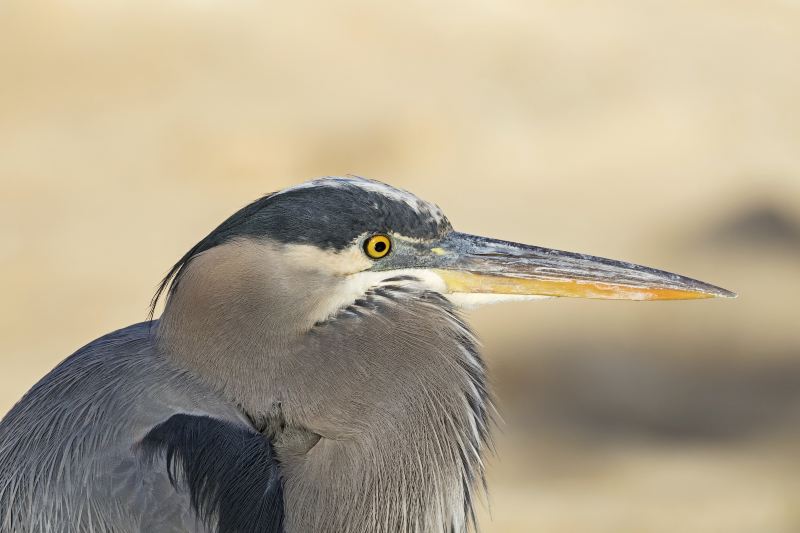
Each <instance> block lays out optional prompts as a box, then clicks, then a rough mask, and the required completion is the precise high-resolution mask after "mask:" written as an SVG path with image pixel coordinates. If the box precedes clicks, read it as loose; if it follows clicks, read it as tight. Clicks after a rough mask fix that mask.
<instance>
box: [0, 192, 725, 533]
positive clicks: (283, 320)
mask: <svg viewBox="0 0 800 533" xmlns="http://www.w3.org/2000/svg"><path fill="white" fill-rule="evenodd" d="M160 296H166V306H165V309H164V312H163V314H162V316H161V318H160V320H153V321H149V322H144V323H141V324H136V325H133V326H130V327H127V328H125V329H121V330H119V331H116V332H114V333H110V334H108V335H106V336H104V337H102V338H100V339H98V340H96V341H94V342H92V343H90V344H88V345H87V346H85V347H83V348H81V349H80V350H78V351H77V352H76V353H75V354H73V355H71V356H70V357H68V358H67V359H66V360H64V361H63V362H62V363H61V364H59V365H58V366H57V367H56V368H55V369H54V370H53V371H51V372H50V373H49V374H48V375H47V376H45V377H44V378H43V379H42V380H41V381H39V382H38V383H37V384H36V385H35V386H34V387H33V388H32V389H31V390H30V391H29V392H28V393H27V394H26V395H25V396H24V397H23V398H22V400H21V401H20V402H19V403H17V404H16V406H14V408H13V409H12V410H11V411H10V412H9V413H8V414H7V415H6V417H5V418H4V419H3V421H2V423H0V531H3V532H40V531H59V532H62V531H63V532H84V531H86V532H120V533H127V532H134V531H137V532H179V531H180V532H183V531H192V532H212V531H216V532H225V533H228V532H262V531H286V532H337V533H341V532H359V533H360V532H365V533H366V532H420V533H422V532H424V533H430V532H433V533H437V532H442V533H447V532H461V531H465V530H467V529H469V528H470V524H471V523H474V517H473V513H472V506H473V501H474V491H475V490H477V489H475V488H474V487H475V485H476V484H477V485H480V482H481V481H482V478H483V472H484V468H483V462H482V459H481V458H482V455H483V453H484V450H485V449H486V447H487V442H488V439H489V433H490V429H491V426H492V414H493V407H492V402H491V397H490V393H489V391H488V390H487V385H486V380H485V367H484V363H483V361H482V360H481V357H480V355H479V353H478V350H477V346H476V342H475V339H474V337H473V334H472V332H471V331H470V329H469V327H468V326H467V325H466V324H465V322H464V321H463V320H462V318H461V315H460V314H459V311H458V310H457V309H458V307H459V306H461V305H464V304H468V305H474V304H480V303H484V302H488V301H492V300H509V299H521V298H536V297H548V296H579V297H588V298H611V299H633V300H659V299H683V298H707V297H714V296H733V294H732V293H730V292H728V291H726V290H724V289H720V288H718V287H714V286H712V285H708V284H706V283H702V282H699V281H696V280H692V279H689V278H685V277H682V276H678V275H676V274H670V273H667V272H663V271H660V270H653V269H650V268H646V267H643V266H637V265H633V264H629V263H623V262H619V261H612V260H609V259H602V258H597V257H591V256H587V255H581V254H575V253H569V252H561V251H557V250H550V249H546V248H539V247H534V246H525V245H521V244H515V243H511V242H504V241H498V240H492V239H487V238H483V237H476V236H472V235H466V234H463V233H458V232H456V231H453V229H452V227H451V225H450V223H449V222H448V220H447V219H446V218H445V216H444V215H443V214H442V212H441V210H440V209H439V208H438V207H436V206H435V205H433V204H430V203H427V202H424V201H422V200H420V199H419V198H417V197H416V196H414V195H412V194H411V193H408V192H406V191H402V190H399V189H396V188H393V187H390V186H388V185H385V184H383V183H380V182H376V181H371V180H365V179H361V178H324V179H320V180H315V181H311V182H308V183H304V184H302V185H299V186H296V187H293V188H290V189H286V190H283V191H281V192H278V193H275V194H271V195H268V196H266V197H264V198H261V199H260V200H257V201H255V202H254V203H252V204H250V205H248V206H247V207H245V208H243V209H241V210H240V211H239V212H237V213H235V214H234V215H233V216H231V217H230V218H229V219H227V220H226V221H225V222H223V223H222V224H221V225H220V226H219V227H218V228H217V229H215V230H214V231H212V232H211V233H210V234H209V235H208V236H207V237H205V238H204V239H203V240H201V241H200V242H199V243H198V244H197V245H196V246H194V247H193V248H192V249H191V250H189V252H187V253H186V255H184V256H183V257H182V258H181V259H180V261H178V263H177V264H176V265H175V266H174V267H173V268H172V269H171V270H170V271H169V273H168V274H167V276H166V278H165V279H164V280H163V282H162V283H161V285H160V287H159V289H158V292H157V293H156V297H155V298H154V301H153V305H155V303H156V301H157V300H158V298H159V297H160Z"/></svg>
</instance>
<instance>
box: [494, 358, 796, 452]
mask: <svg viewBox="0 0 800 533" xmlns="http://www.w3.org/2000/svg"><path fill="white" fill-rule="evenodd" d="M694 349H696V348H694ZM648 350H650V352H651V353H646V352H647V351H648ZM547 353H549V354H552V355H550V356H548V357H547V358H545V359H542V360H538V361H537V362H536V363H532V364H523V363H519V364H514V363H512V362H509V363H506V364H501V365H499V367H498V368H497V369H496V374H497V379H498V381H499V382H500V383H499V384H500V385H501V387H502V389H501V390H503V391H504V393H503V394H504V396H505V397H506V398H507V399H508V400H509V401H507V402H504V404H506V405H507V406H508V408H509V409H512V411H511V412H506V413H504V416H505V417H506V418H508V419H512V418H513V419H514V423H515V425H517V427H520V428H528V429H530V430H532V431H536V432H544V431H547V432H550V431H554V432H556V433H560V434H561V435H562V436H563V435H564V434H565V433H566V434H570V435H572V436H573V437H574V438H577V439H578V440H580V439H583V438H587V439H591V440H593V441H596V440H597V439H605V440H609V441H613V440H626V439H627V440H635V439H638V440H641V439H652V440H663V441H714V442H717V441H720V442H724V441H740V440H744V439H747V438H752V437H760V436H764V435H767V434H778V433H792V432H797V431H798V430H799V429H800V360H798V359H797V358H792V357H785V356H775V357H771V356H770V357H765V358H763V359H753V358H748V357H746V356H745V357H742V356H741V355H743V354H738V353H737V350H736V348H735V347H733V346H720V347H719V353H720V354H723V353H724V354H725V357H715V356H714V354H712V355H709V354H707V353H705V352H698V353H689V354H682V356H681V357H676V356H675V354H674V353H672V352H669V353H668V352H666V351H665V352H664V353H652V347H651V346H647V345H642V346H641V348H637V347H635V346H634V347H630V346H628V347H619V346H614V345H612V344H605V345H599V346H598V345H593V346H560V347H555V348H552V349H548V350H547ZM509 359H510V358H509ZM524 359H525V358H524V357H520V358H514V359H511V360H512V361H524Z"/></svg>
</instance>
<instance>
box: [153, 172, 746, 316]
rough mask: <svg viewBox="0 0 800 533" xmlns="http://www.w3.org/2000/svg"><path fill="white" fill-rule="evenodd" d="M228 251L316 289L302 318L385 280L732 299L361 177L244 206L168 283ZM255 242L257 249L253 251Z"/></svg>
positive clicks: (504, 295)
mask: <svg viewBox="0 0 800 533" xmlns="http://www.w3.org/2000/svg"><path fill="white" fill-rule="evenodd" d="M220 248H224V249H226V250H227V252H226V253H225V254H223V255H224V256H225V257H227V258H228V261H232V262H233V263H239V264H240V266H241V264H242V262H246V263H247V266H246V268H245V267H242V268H245V270H246V271H247V272H248V273H249V274H251V275H252V274H253V271H258V270H259V268H263V269H265V270H268V271H269V274H270V275H272V276H273V277H274V278H276V279H277V281H278V284H279V285H280V286H281V287H282V288H283V289H284V290H285V292H286V296H287V297H289V298H291V299H293V300H295V301H299V300H300V299H301V298H302V297H303V296H308V297H309V299H308V302H307V305H305V306H300V307H302V308H303V309H304V312H305V313H306V315H307V316H305V317H302V316H297V317H296V318H297V319H298V321H299V322H298V323H306V325H309V324H314V323H318V322H320V321H324V320H326V319H328V318H330V317H332V316H334V315H336V313H337V312H339V311H341V310H342V309H344V308H346V307H347V306H349V305H350V304H352V303H353V302H354V301H356V300H358V299H359V298H361V297H362V296H363V295H364V294H365V293H366V291H368V290H370V288H373V287H376V286H379V285H380V284H381V283H385V282H386V281H387V280H390V281H391V283H394V284H397V283H413V284H415V285H417V286H422V287H424V288H425V289H426V290H430V291H434V292H437V293H440V294H442V295H444V296H445V297H447V298H448V299H449V300H451V301H452V302H454V303H456V304H457V305H463V306H474V305H480V304H483V303H489V302H496V301H503V300H518V299H534V298H546V297H579V298H600V299H617V300H675V299H699V298H713V297H733V296H735V295H734V294H733V293H731V292H729V291H727V290H725V289H722V288H719V287H715V286H713V285H710V284H708V283H704V282H701V281H697V280H695V279H691V278H688V277H684V276H681V275H678V274H673V273H669V272H665V271H662V270H656V269H653V268H649V267H644V266H641V265H636V264H632V263H627V262H623V261H616V260H611V259H604V258H600V257H594V256H590V255H584V254H579V253H572V252H564V251H559V250H553V249H549V248H542V247H538V246H530V245H524V244H518V243H513V242H507V241H502V240H497V239H491V238H486V237H479V236H475V235H468V234H465V233H460V232H457V231H455V230H453V228H452V226H451V224H450V222H449V221H448V220H447V218H446V217H445V216H444V214H443V213H442V211H441V210H440V209H439V207H437V206H436V205H434V204H431V203H428V202H426V201H424V200H421V199H419V198H418V197H416V196H415V195H413V194H411V193H409V192H407V191H403V190H400V189H397V188H394V187H391V186H389V185H386V184H383V183H381V182H378V181H373V180H367V179H363V178H357V177H343V178H338V177H337V178H322V179H318V180H313V181H310V182H307V183H304V184H301V185H299V186H296V187H292V188H289V189H286V190H283V191H280V192H277V193H274V194H272V195H269V196H266V197H264V198H262V199H260V200H258V201H256V202H254V203H252V204H250V205H249V206H247V207H245V208H243V209H242V210H240V211H239V212H237V213H236V214H234V215H233V216H232V217H230V218H229V219H228V220H226V221H225V222H224V223H223V224H221V225H220V226H219V227H218V228H217V229H215V230H214V231H213V232H212V233H211V234H209V235H208V236H207V237H206V238H205V239H203V240H202V241H201V242H200V243H198V244H197V245H196V246H195V247H194V248H193V249H192V250H190V252H189V253H187V254H186V256H184V258H183V259H182V260H181V261H180V262H179V263H178V264H177V265H176V266H175V267H174V268H173V271H172V272H170V274H169V275H168V276H167V278H166V279H165V281H164V284H163V285H162V288H161V290H165V289H166V288H168V287H169V290H170V292H171V293H172V292H174V291H175V289H176V288H177V287H178V286H179V285H180V283H181V282H182V279H181V278H182V277H183V275H184V274H185V273H186V270H187V268H188V266H189V265H190V264H191V263H192V262H194V261H197V260H198V258H200V257H202V256H204V255H214V253H216V252H215V249H220ZM253 250H260V252H258V253H256V254H255V255H254V256H253V254H252V251H253ZM248 256H249V259H247V260H243V258H245V257H248ZM259 265H261V266H259ZM215 268H216V270H217V271H218V272H221V275H223V276H224V275H225V274H226V272H225V269H224V268H222V269H220V268H219V267H215ZM228 274H230V275H231V277H236V275H237V272H229V273H228ZM238 274H241V272H238ZM228 281H229V282H233V281H232V280H230V279H229V280H228ZM170 284H171V285H170ZM273 288H274V287H273ZM159 292H161V291H159ZM273 296H274V295H273ZM273 300H274V298H273Z"/></svg>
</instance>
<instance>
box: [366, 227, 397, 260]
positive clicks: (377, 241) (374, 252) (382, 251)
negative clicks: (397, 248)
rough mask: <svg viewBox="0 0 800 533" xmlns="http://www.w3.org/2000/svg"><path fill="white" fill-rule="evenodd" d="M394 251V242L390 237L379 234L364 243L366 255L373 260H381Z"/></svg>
mask: <svg viewBox="0 0 800 533" xmlns="http://www.w3.org/2000/svg"><path fill="white" fill-rule="evenodd" d="M391 251H392V240H391V239H390V238H389V236H388V235H383V234H382V233H378V234H376V235H373V236H371V237H369V238H368V239H367V240H365V241H364V253H365V254H367V257H369V258H371V259H380V258H382V257H386V256H387V255H389V252H391Z"/></svg>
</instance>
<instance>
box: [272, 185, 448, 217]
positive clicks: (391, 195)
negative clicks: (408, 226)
mask: <svg viewBox="0 0 800 533" xmlns="http://www.w3.org/2000/svg"><path fill="white" fill-rule="evenodd" d="M315 187H332V188H336V187H340V188H341V187H357V188H359V189H361V190H364V191H368V192H373V193H377V194H380V195H382V196H384V197H385V198H387V199H389V200H392V201H395V202H403V203H405V204H406V205H408V206H409V207H411V208H412V209H414V210H415V211H416V212H417V213H420V214H422V215H428V216H430V217H432V218H433V219H434V220H436V222H437V223H438V222H441V221H443V220H444V219H445V216H444V213H443V212H442V210H441V209H440V208H439V206H438V205H436V204H432V203H430V202H426V201H425V200H423V199H421V198H419V197H418V196H416V195H415V194H413V193H410V192H408V191H405V190H403V189H398V188H396V187H392V186H391V185H387V184H385V183H382V182H380V181H376V180H371V179H367V178H361V177H359V176H342V177H340V176H327V177H324V178H318V179H315V180H311V181H307V182H305V183H301V184H299V185H295V186H294V187H289V188H287V189H283V190H282V191H279V192H278V193H276V195H279V194H283V193H287V192H290V191H297V190H300V189H313V188H315Z"/></svg>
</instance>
